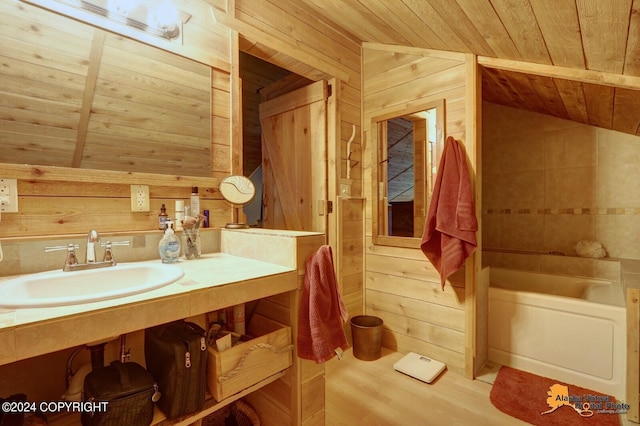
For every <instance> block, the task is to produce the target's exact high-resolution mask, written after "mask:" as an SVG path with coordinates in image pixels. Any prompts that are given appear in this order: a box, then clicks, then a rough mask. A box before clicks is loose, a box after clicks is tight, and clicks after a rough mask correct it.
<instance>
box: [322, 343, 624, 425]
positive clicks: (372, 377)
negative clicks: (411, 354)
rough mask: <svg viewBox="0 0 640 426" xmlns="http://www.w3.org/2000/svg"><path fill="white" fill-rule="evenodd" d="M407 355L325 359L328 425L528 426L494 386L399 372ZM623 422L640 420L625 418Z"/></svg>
mask: <svg viewBox="0 0 640 426" xmlns="http://www.w3.org/2000/svg"><path fill="white" fill-rule="evenodd" d="M402 357H403V354H401V353H398V352H392V351H391V350H389V349H386V348H383V349H382V357H381V358H380V359H379V360H377V361H360V360H358V359H356V358H354V357H353V354H352V352H351V349H349V350H348V351H346V352H345V356H344V357H343V358H342V359H341V360H337V359H333V360H331V361H330V362H328V363H327V364H326V370H325V371H326V400H325V404H326V412H325V425H326V426H352V425H371V426H374V425H379V426H391V425H403V426H413V425H447V426H453V425H473V426H476V425H491V426H494V425H526V424H528V423H525V422H522V421H520V420H518V419H516V418H513V417H510V416H508V415H507V414H504V413H503V412H501V411H499V410H498V409H497V408H495V407H494V406H493V405H492V404H491V402H490V401H489V392H490V391H491V385H490V384H489V383H486V382H482V381H479V380H473V381H472V380H467V379H465V378H463V377H461V376H459V375H457V374H454V373H451V372H448V371H445V372H444V373H443V374H442V375H441V376H440V377H439V378H438V379H437V380H436V381H434V382H433V383H432V384H427V383H423V382H421V381H419V380H416V379H414V378H412V377H409V376H406V375H404V374H401V373H398V372H397V371H395V370H394V369H393V364H394V363H395V362H396V361H397V360H399V359H400V358H402ZM621 424H623V425H634V426H637V425H636V424H635V423H631V422H626V421H623V422H622V423H621Z"/></svg>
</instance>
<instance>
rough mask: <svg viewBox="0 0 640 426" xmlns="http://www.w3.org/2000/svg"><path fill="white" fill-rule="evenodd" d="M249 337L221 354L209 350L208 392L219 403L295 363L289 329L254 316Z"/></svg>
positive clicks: (248, 329) (250, 324)
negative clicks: (249, 338) (250, 337)
mask: <svg viewBox="0 0 640 426" xmlns="http://www.w3.org/2000/svg"><path fill="white" fill-rule="evenodd" d="M247 334H248V335H250V336H252V337H253V339H251V340H249V341H247V342H242V343H239V344H237V345H235V346H233V347H231V348H229V349H226V350H224V351H222V352H218V351H216V350H215V349H214V348H212V347H209V349H208V351H209V354H208V356H207V390H208V392H209V393H210V394H211V395H213V398H214V399H215V400H216V401H222V400H223V399H225V398H227V397H229V396H231V395H233V394H235V393H238V392H240V391H242V390H243V389H246V388H248V387H250V386H252V385H254V384H256V383H258V382H260V381H261V380H263V379H266V378H267V377H269V376H272V375H273V374H276V373H278V372H280V371H282V370H285V369H286V368H288V367H290V366H291V364H292V362H293V359H292V356H293V355H292V352H293V345H291V328H290V327H288V326H285V325H282V324H280V323H277V322H275V321H273V320H271V319H269V318H266V317H264V316H262V315H259V314H254V315H253V317H252V318H251V321H250V323H249V325H248V327H247Z"/></svg>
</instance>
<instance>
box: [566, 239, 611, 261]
mask: <svg viewBox="0 0 640 426" xmlns="http://www.w3.org/2000/svg"><path fill="white" fill-rule="evenodd" d="M574 248H575V250H576V254H577V255H578V256H580V257H591V258H593V259H600V258H602V257H605V256H606V255H607V251H606V250H605V249H604V247H603V245H602V243H601V242H599V241H587V240H582V241H578V242H577V244H576V245H575V246H574Z"/></svg>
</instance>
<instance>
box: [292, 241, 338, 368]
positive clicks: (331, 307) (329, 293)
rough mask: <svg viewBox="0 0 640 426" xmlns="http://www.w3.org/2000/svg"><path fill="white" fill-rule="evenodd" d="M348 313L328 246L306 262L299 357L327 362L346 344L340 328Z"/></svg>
mask: <svg viewBox="0 0 640 426" xmlns="http://www.w3.org/2000/svg"><path fill="white" fill-rule="evenodd" d="M347 318H348V315H347V310H346V308H345V306H344V303H343V302H342V299H341V298H340V294H339V293H338V281H337V279H336V275H335V272H334V270H333V255H332V251H331V246H328V245H324V246H322V247H320V248H319V249H318V251H317V252H316V253H315V254H313V255H312V256H310V257H309V259H307V264H306V269H305V274H304V287H303V288H302V297H301V300H300V312H299V317H298V356H299V357H300V358H304V359H310V360H313V361H315V362H317V363H322V362H325V361H328V360H330V359H331V358H333V357H334V356H335V355H336V349H338V351H340V350H344V349H347V348H348V347H349V343H348V342H347V337H346V336H345V334H344V329H343V324H344V323H345V322H346V321H347Z"/></svg>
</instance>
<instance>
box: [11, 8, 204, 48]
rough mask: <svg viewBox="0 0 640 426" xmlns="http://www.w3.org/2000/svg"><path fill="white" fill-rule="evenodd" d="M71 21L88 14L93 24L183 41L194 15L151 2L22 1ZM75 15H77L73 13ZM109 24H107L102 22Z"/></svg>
mask: <svg viewBox="0 0 640 426" xmlns="http://www.w3.org/2000/svg"><path fill="white" fill-rule="evenodd" d="M23 1H26V2H27V3H32V4H35V5H38V6H41V7H44V8H47V9H51V10H54V11H56V12H60V13H63V14H65V15H68V16H72V17H79V16H78V12H79V13H80V14H82V13H89V14H90V15H91V19H89V20H88V21H90V23H93V24H96V25H98V26H102V27H106V28H108V29H110V28H111V25H110V24H109V22H110V23H116V24H121V25H126V26H128V27H131V28H135V29H137V30H140V31H143V32H145V33H147V34H151V35H153V36H155V37H159V38H162V39H165V40H175V39H177V38H179V37H180V35H181V30H182V25H183V24H184V23H186V22H187V21H188V20H189V19H190V18H191V15H188V14H186V13H184V12H181V11H178V9H177V8H176V7H175V5H173V4H171V3H170V2H168V1H161V2H151V1H148V0H134V1H131V0H23ZM74 11H75V12H76V13H74ZM103 20H106V21H107V23H106V24H101V23H100V22H101V21H103Z"/></svg>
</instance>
